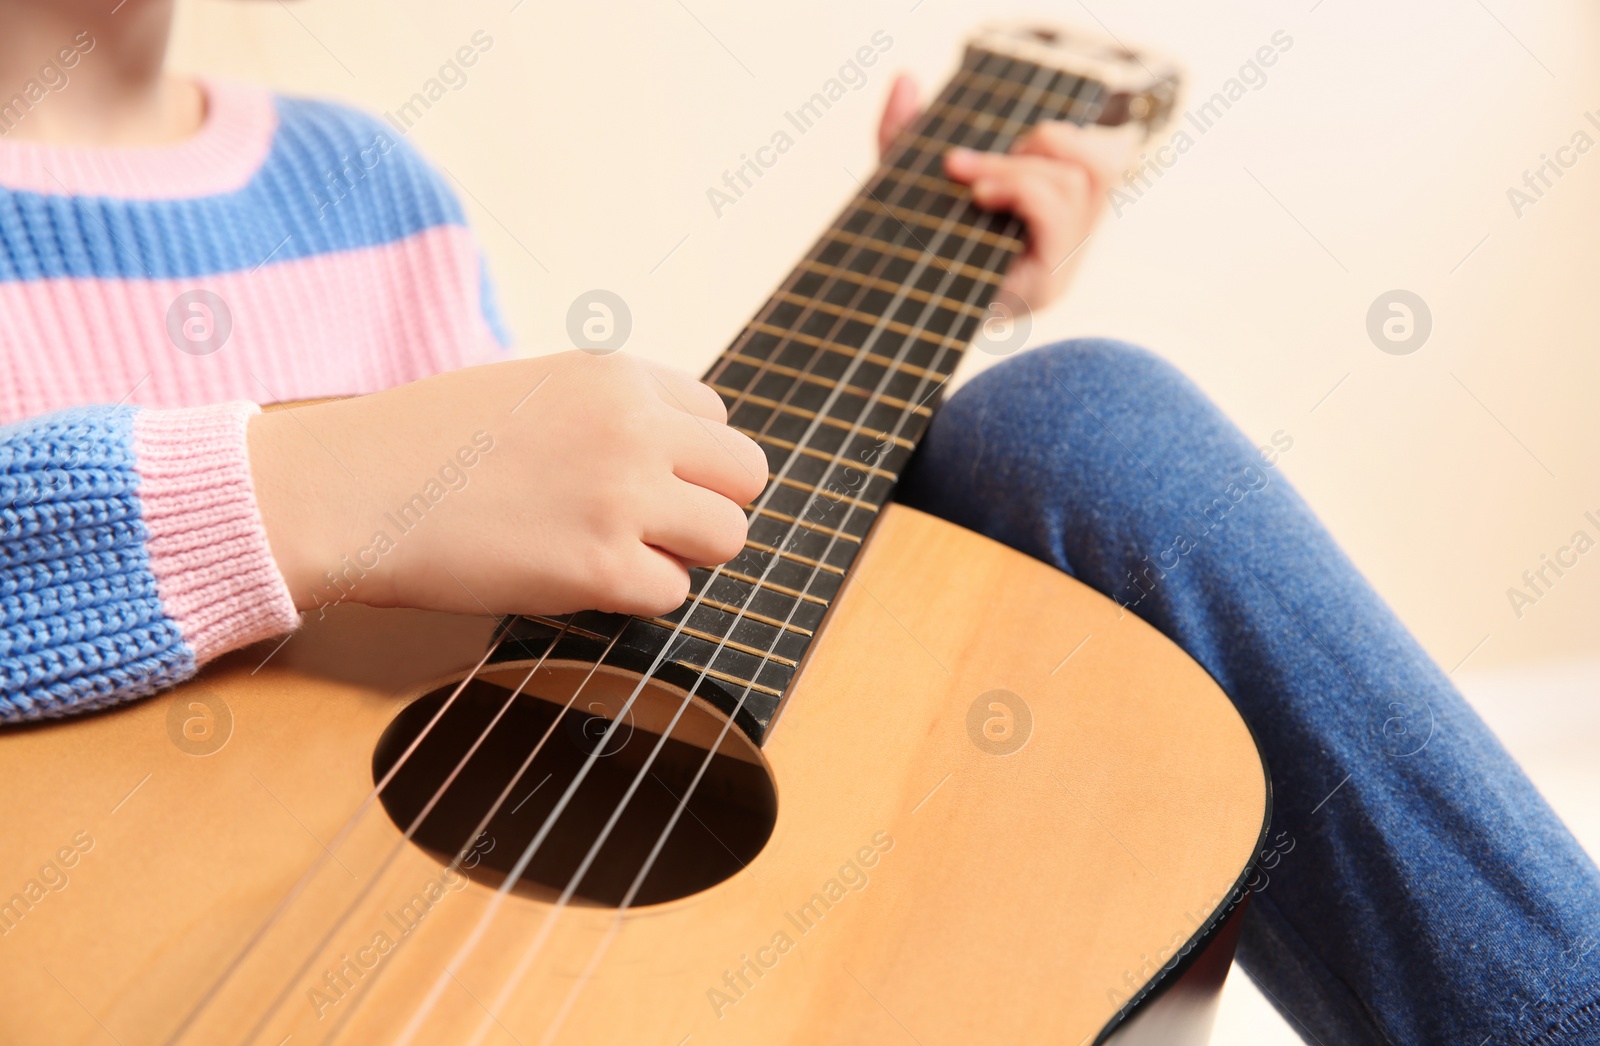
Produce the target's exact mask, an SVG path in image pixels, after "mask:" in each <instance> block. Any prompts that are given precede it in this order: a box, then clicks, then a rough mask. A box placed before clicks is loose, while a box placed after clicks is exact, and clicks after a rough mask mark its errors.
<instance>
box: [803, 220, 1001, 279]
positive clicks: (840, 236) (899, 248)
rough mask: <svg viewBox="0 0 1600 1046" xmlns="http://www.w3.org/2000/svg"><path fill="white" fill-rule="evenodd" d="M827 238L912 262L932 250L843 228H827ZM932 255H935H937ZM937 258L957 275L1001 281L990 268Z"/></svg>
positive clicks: (921, 259) (824, 237) (922, 258)
mask: <svg viewBox="0 0 1600 1046" xmlns="http://www.w3.org/2000/svg"><path fill="white" fill-rule="evenodd" d="M829 239H837V240H839V241H840V242H842V243H844V244H845V245H846V246H860V247H864V248H866V249H869V250H874V251H878V252H879V253H883V254H893V255H895V256H897V257H900V258H904V259H905V260H907V261H913V262H920V261H925V260H927V258H928V257H929V256H930V255H933V252H931V251H927V250H914V249H913V248H910V247H907V246H905V245H904V244H900V243H890V242H889V241H887V240H880V239H878V238H877V237H875V236H867V235H865V234H862V233H854V232H850V231H848V230H845V229H829V230H828V231H827V232H826V233H824V234H823V242H824V243H826V242H827V240H829ZM933 256H934V257H937V255H933ZM939 260H940V261H941V262H943V263H944V264H945V266H946V267H947V268H949V271H951V272H953V273H956V274H957V275H960V276H970V277H972V278H973V279H975V280H978V281H979V282H981V283H987V284H989V285H990V286H992V287H996V288H998V287H999V286H1000V284H1001V283H1002V282H1003V277H1001V276H999V275H997V274H996V273H995V272H994V271H993V270H991V269H983V268H979V267H978V266H976V265H968V264H966V263H965V262H958V261H953V260H951V259H949V258H940V259H939Z"/></svg>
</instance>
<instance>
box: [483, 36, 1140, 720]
mask: <svg viewBox="0 0 1600 1046" xmlns="http://www.w3.org/2000/svg"><path fill="white" fill-rule="evenodd" d="M1127 99H1128V95H1126V94H1117V93H1114V92H1112V91H1111V90H1109V89H1108V88H1107V86H1106V84H1105V83H1104V82H1103V81H1102V80H1101V79H1098V78H1091V77H1089V76H1085V75H1079V74H1075V73H1072V72H1066V71H1063V70H1061V69H1059V68H1052V67H1050V66H1049V65H1046V64H1041V63H1039V62H1035V61H1030V60H1029V59H1028V58H1027V57H1026V56H1025V55H1019V54H1016V53H1011V52H1001V51H996V50H990V49H987V48H984V47H981V46H974V47H971V48H969V49H968V51H967V53H966V55H965V57H964V60H963V62H962V65H961V68H960V69H959V70H958V71H957V73H956V74H955V76H954V77H953V78H952V79H951V80H950V82H949V83H948V85H946V87H945V88H944V90H943V91H942V92H941V93H940V95H939V97H938V98H937V100H936V101H934V102H933V104H932V105H930V106H929V108H928V109H927V111H926V112H924V113H923V114H922V115H921V117H919V118H918V119H917V120H916V121H915V122H914V123H913V124H912V126H911V127H909V128H908V129H907V130H906V131H905V132H903V133H902V134H901V136H900V138H899V140H898V141H897V142H896V143H895V145H894V147H893V149H892V150H891V151H890V152H889V153H888V155H887V156H886V157H885V158H884V161H883V163H882V165H881V166H880V167H879V168H878V170H877V171H876V172H875V173H874V174H873V176H872V178H871V180H870V181H869V182H867V183H866V184H865V185H863V186H862V187H861V190H860V191H859V192H858V193H857V194H856V196H855V198H854V199H852V200H851V201H850V203H849V204H848V205H847V206H846V207H845V208H844V210H843V211H842V212H841V213H840V214H839V216H838V218H837V219H835V221H834V222H833V224H832V225H831V226H830V227H829V228H828V230H827V231H826V232H825V233H823V235H822V236H821V238H820V239H819V240H818V241H817V242H816V244H815V245H814V246H813V247H812V248H811V250H810V251H809V252H807V254H806V256H805V259H804V260H803V261H802V262H801V263H800V264H799V265H798V266H797V267H796V268H795V269H794V271H793V272H792V273H790V275H789V277H788V278H787V279H786V280H784V281H783V283H782V284H781V285H780V287H779V289H778V291H777V292H776V293H774V294H773V295H772V297H771V298H769V299H768V301H767V302H766V304H765V305H764V306H762V308H761V309H760V310H759V311H758V312H757V313H756V316H755V318H754V319H752V320H751V321H750V323H749V324H748V325H747V326H746V327H745V328H744V330H743V331H742V332H741V333H740V334H739V336H738V337H737V338H736V339H735V340H734V342H733V344H732V345H731V346H730V347H729V348H728V349H727V351H725V352H724V353H723V354H722V356H721V357H720V358H719V359H718V360H717V362H716V364H715V365H714V366H713V367H712V368H711V370H710V372H709V373H708V374H707V376H706V381H707V382H708V383H710V384H711V386H712V387H713V388H715V389H716V390H717V392H718V393H720V394H721V395H722V397H723V399H724V401H725V402H726V404H727V407H728V416H729V423H730V424H731V425H733V426H734V427H736V428H738V429H740V430H741V431H743V432H745V433H746V434H747V435H749V436H750V437H751V438H752V439H754V440H755V441H756V442H757V443H758V444H759V445H760V446H761V447H762V448H763V449H764V450H765V451H766V453H767V461H768V467H769V480H768V485H767V489H766V490H765V491H764V492H763V493H762V495H761V497H760V498H758V499H757V501H756V502H755V504H754V505H753V506H752V507H751V509H750V531H749V537H748V540H747V542H746V544H745V547H744V551H743V552H741V553H740V554H739V555H738V556H737V557H735V558H734V559H733V560H732V561H731V562H729V563H727V564H725V565H724V566H722V567H718V568H712V569H696V570H694V571H692V572H691V577H692V585H691V590H690V598H689V600H688V602H686V603H685V604H684V605H683V606H681V607H679V608H678V609H677V610H676V611H674V612H672V613H671V614H667V615H664V616H662V617H659V618H653V619H639V618H626V617H623V616H621V615H609V614H599V613H586V614H578V615H574V616H572V617H570V618H559V619H520V620H519V621H517V622H515V623H514V624H513V626H512V630H511V632H510V636H511V638H512V640H513V642H512V643H511V644H510V645H509V647H508V649H507V650H506V652H505V654H504V656H506V657H525V656H537V652H538V651H540V650H543V649H544V648H545V647H546V646H547V645H548V643H549V642H550V640H551V639H553V638H556V636H557V635H558V633H559V635H560V645H561V646H566V647H568V648H570V649H571V650H572V651H573V653H574V654H575V655H588V656H595V655H597V654H604V656H606V658H607V660H608V661H609V662H611V663H614V664H618V665H619V666H622V667H627V668H631V669H634V670H637V671H651V670H654V674H655V675H656V676H657V677H658V678H661V679H663V680H664V681H666V682H669V683H674V684H676V685H680V686H683V687H684V688H685V689H688V690H691V691H692V692H694V693H697V694H699V695H700V696H703V697H705V698H706V699H707V700H709V701H711V703H712V704H714V705H716V706H718V707H719V708H721V709H722V710H723V711H724V712H727V713H730V714H733V715H734V716H735V719H736V721H737V722H738V724H739V725H740V727H741V728H742V729H744V731H745V732H746V733H747V734H748V735H749V736H750V737H751V739H752V740H754V741H755V742H756V743H757V744H760V743H761V742H762V741H763V740H764V738H765V736H766V734H767V731H768V729H769V728H770V727H771V725H772V723H773V721H774V720H775V719H776V717H777V714H778V712H779V710H780V707H781V704H782V701H783V698H784V694H785V691H786V690H787V688H788V685H789V683H790V681H791V680H792V679H793V677H794V675H795V672H796V670H797V668H798V666H799V663H800V661H801V659H802V658H803V657H804V655H805V653H806V650H807V648H808V647H809V645H810V642H811V640H812V638H813V636H814V635H815V633H816V632H817V630H818V628H819V626H820V625H821V623H822V620H823V617H824V615H825V614H826V613H827V610H828V607H829V604H830V603H831V602H832V601H833V599H834V598H835V597H836V596H837V594H838V592H839V590H840V587H841V586H842V585H843V582H844V579H845V576H846V575H847V573H848V572H849V570H850V567H851V565H852V564H853V563H854V561H855V559H856V556H857V554H858V553H859V552H860V550H861V547H862V543H863V541H864V540H865V538H866V535H867V533H868V532H869V531H870V530H871V528H872V526H873V524H874V522H875V521H876V519H877V517H878V514H879V512H880V510H881V509H882V507H883V506H884V504H885V503H886V502H887V501H888V499H889V497H890V495H891V493H892V491H893V489H894V485H895V483H896V481H897V480H898V478H899V476H900V473H901V470H902V469H903V468H904V467H905V465H906V463H907V461H909V460H910V457H911V454H912V452H913V451H914V450H915V449H916V445H917V441H918V440H919V439H920V438H921V437H922V435H923V433H924V431H926V429H927V426H928V422H929V419H930V418H931V416H932V413H933V409H934V407H935V406H936V405H937V403H938V400H939V396H940V392H941V390H942V388H943V386H944V383H945V381H946V380H947V379H948V378H949V376H950V374H951V373H952V372H953V371H954V370H955V367H956V364H957V363H958V362H959V361H960V359H961V355H962V353H963V351H964V350H965V349H966V348H967V346H968V345H969V344H971V343H972V341H973V339H974V337H975V336H976V335H977V334H978V332H979V327H980V324H982V323H984V322H985V319H986V318H991V319H992V318H994V314H993V313H990V312H989V311H988V309H989V307H990V304H991V302H992V301H994V299H995V296H996V292H997V291H998V289H999V287H1000V284H1001V280H1002V278H1003V277H1004V275H1005V272H1006V270H1007V269H1008V268H1009V267H1010V264H1011V262H1012V260H1013V259H1014V258H1015V257H1016V256H1017V254H1018V253H1019V252H1020V251H1021V250H1022V249H1023V247H1024V244H1023V240H1022V236H1023V230H1022V225H1021V223H1020V221H1018V219H1017V218H1015V217H1014V216H1012V215H1010V214H1005V213H998V212H993V211H985V210H981V209H979V208H978V207H977V206H976V205H975V204H974V203H973V202H972V197H971V194H970V193H969V192H968V191H967V189H966V187H965V186H963V185H960V184H958V183H955V182H952V181H950V180H949V179H948V178H946V177H945V175H944V169H943V162H942V158H943V156H944V154H945V153H946V152H948V151H949V150H950V149H951V148H952V147H955V146H963V147H966V148H970V149H975V150H984V151H996V152H1003V151H1005V150H1007V149H1009V148H1010V146H1011V144H1012V142H1013V141H1015V140H1016V139H1017V138H1018V137H1019V136H1020V135H1022V134H1025V133H1026V132H1027V131H1028V129H1029V128H1031V127H1032V126H1033V125H1034V124H1037V123H1039V122H1040V121H1043V120H1069V121H1072V122H1074V123H1077V124H1084V123H1089V122H1093V121H1095V120H1096V119H1098V118H1101V117H1102V116H1103V114H1105V112H1106V111H1107V109H1108V107H1112V106H1126V105H1127ZM556 656H560V655H559V654H558V655H556Z"/></svg>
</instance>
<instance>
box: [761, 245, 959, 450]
mask: <svg viewBox="0 0 1600 1046" xmlns="http://www.w3.org/2000/svg"><path fill="white" fill-rule="evenodd" d="M806 264H807V265H810V264H812V263H810V262H807V263H806ZM819 268H827V266H819ZM983 315H988V314H987V313H984V314H983ZM750 329H751V330H755V331H760V332H761V333H763V334H775V335H777V336H778V337H780V338H793V339H794V340H795V341H798V342H799V343H800V344H802V345H809V346H811V347H812V348H816V349H822V350H823V351H825V352H834V353H838V354H839V355H841V356H847V357H849V358H850V359H855V358H857V357H860V358H861V359H864V360H866V361H867V362H868V363H876V364H877V365H878V366H880V367H884V368H887V369H889V370H896V371H899V372H900V373H902V374H909V375H911V376H912V377H914V378H923V379H929V380H932V381H943V380H944V379H945V378H946V377H948V375H945V374H941V373H939V372H938V371H934V370H929V369H928V368H926V367H914V366H912V365H911V364H909V363H896V362H895V361H894V360H893V359H891V358H889V357H888V356H884V355H882V354H881V353H877V352H862V351H861V350H860V349H852V348H851V347H850V346H848V345H845V344H843V343H841V342H837V341H829V340H828V339H827V338H819V337H816V336H815V335H812V334H805V333H803V332H801V331H797V330H791V329H789V328H788V327H775V326H773V325H772V324H770V323H760V322H757V323H752V324H750ZM741 355H743V354H742V353H741ZM905 446H906V447H908V448H909V447H911V446H912V444H911V443H909V442H907V443H905Z"/></svg>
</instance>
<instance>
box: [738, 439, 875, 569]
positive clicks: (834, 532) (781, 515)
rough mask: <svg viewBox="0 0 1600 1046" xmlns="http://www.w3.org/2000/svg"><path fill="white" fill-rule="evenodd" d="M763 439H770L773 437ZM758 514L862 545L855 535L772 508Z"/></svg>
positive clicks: (759, 509) (758, 510)
mask: <svg viewBox="0 0 1600 1046" xmlns="http://www.w3.org/2000/svg"><path fill="white" fill-rule="evenodd" d="M763 438H766V439H770V438H771V437H763ZM791 445H792V444H791ZM756 514H757V515H760V516H766V517H767V518H769V519H775V520H777V521H778V522H780V523H793V524H796V525H798V526H802V527H805V528H806V529H807V530H809V531H812V532H814V533H817V534H826V535H827V536H828V537H830V538H839V539H841V540H844V541H848V542H850V543H851V544H855V545H859V544H861V539H860V538H858V537H856V536H855V535H854V534H847V533H845V532H844V531H842V530H839V529H838V528H836V527H825V526H823V525H822V524H821V523H813V522H811V521H810V520H807V519H800V518H798V517H795V516H791V515H789V514H788V513H787V512H779V511H777V510H776V509H770V508H758V509H756Z"/></svg>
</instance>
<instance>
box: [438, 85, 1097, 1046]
mask: <svg viewBox="0 0 1600 1046" xmlns="http://www.w3.org/2000/svg"><path fill="white" fill-rule="evenodd" d="M1041 73H1042V75H1046V76H1048V77H1050V78H1052V79H1053V78H1057V77H1058V76H1059V75H1061V74H1058V73H1056V72H1054V71H1051V70H1043V71H1041ZM1037 91H1038V85H1035V91H1034V92H1033V93H1035V94H1037ZM1077 102H1078V99H1077V98H1072V99H1070V103H1069V104H1071V105H1072V106H1073V107H1074V108H1075V107H1076V103H1077ZM988 119H989V120H991V121H992V119H993V117H990V118H988ZM953 221H954V219H953V218H952V219H950V220H948V221H947V222H946V223H945V224H946V225H949V224H950V223H951V222H953ZM951 231H952V230H950V229H948V228H941V230H940V238H939V239H940V242H941V243H942V242H943V240H944V239H945V238H946V237H948V235H949V233H950V232H951ZM1017 231H1018V232H1020V231H1021V230H1020V228H1018V229H1017ZM979 235H980V236H981V235H982V230H980V232H979ZM973 245H974V244H973V243H971V242H970V241H969V242H968V244H967V250H968V251H969V250H970V249H971V247H972V246H973ZM966 253H967V251H963V252H962V257H963V258H964V257H965V256H966ZM921 268H922V269H924V270H925V268H926V261H924V262H923V263H922V266H921ZM950 275H952V274H949V273H948V272H947V279H946V280H945V281H943V283H947V282H948V277H949V276H950ZM941 286H942V284H941ZM903 299H904V294H902V295H900V300H902V301H903ZM937 305H938V303H932V304H930V305H928V306H927V307H926V308H925V309H924V319H923V321H922V322H920V323H919V324H918V331H920V330H922V329H925V326H926V318H927V317H928V316H931V315H933V313H934V311H935V309H936V308H937ZM876 333H877V334H881V333H882V331H881V330H880V331H878V332H876ZM906 348H909V344H908V345H907V346H906ZM945 350H946V351H951V350H950V349H949V346H946V347H945ZM903 355H904V352H903V351H902V359H903ZM939 380H940V382H941V383H942V381H943V379H939ZM885 383H886V382H885ZM925 383H926V379H924V382H923V383H922V384H925ZM935 391H936V390H935ZM882 393H883V390H882V387H881V385H880V388H879V389H878V390H876V392H875V394H874V395H873V397H872V402H874V403H876V402H877V400H878V399H879V397H881V395H882ZM864 420H865V419H862V420H861V421H859V422H858V423H857V425H856V426H855V430H859V428H860V427H861V424H862V423H863V422H864ZM904 420H905V419H902V421H901V423H900V424H903V423H904ZM898 427H899V425H897V426H896V428H898ZM815 428H816V423H814V424H813V426H812V430H813V431H814V430H815ZM855 430H853V431H855ZM808 435H809V433H808ZM841 453H842V452H841ZM834 464H838V459H837V458H836V459H835V462H834ZM835 540H837V538H835ZM815 573H816V572H815V571H814V572H813V576H815ZM808 587H809V583H808ZM791 616H792V613H791ZM769 654H770V651H769ZM764 660H765V659H764ZM748 692H749V691H748V689H747V691H746V694H745V695H744V696H748ZM741 703H742V702H741ZM682 710H683V709H681V708H680V711H679V715H681V714H682ZM677 718H678V717H677V716H675V717H674V725H675V723H676V720H677ZM671 729H672V727H670V726H669V728H668V736H670V733H671ZM664 740H665V738H663V740H662V741H661V742H658V745H657V748H656V752H653V753H652V755H651V757H650V759H649V761H648V762H647V764H646V768H645V769H646V770H647V769H648V767H649V765H651V764H652V763H653V762H654V759H655V757H656V753H658V752H659V749H660V746H661V744H663V743H664ZM644 772H645V771H641V775H640V777H639V778H638V779H637V780H636V781H635V782H634V785H633V787H632V788H630V790H629V796H630V797H631V795H632V793H633V791H634V790H635V789H636V788H637V785H638V784H639V782H640V781H642V779H643V773H644ZM628 798H629V797H624V800H623V805H626V803H627V802H628ZM619 813H620V811H619ZM617 816H619V814H613V817H612V820H611V823H610V824H608V825H607V828H606V831H605V833H603V835H602V838H601V839H599V840H597V842H596V843H595V845H594V847H593V848H592V849H591V852H590V855H589V860H586V862H585V864H586V865H587V864H588V863H590V861H592V859H593V857H594V854H595V853H596V852H597V851H598V848H599V847H600V846H601V845H603V843H604V841H605V839H604V834H609V831H610V829H611V828H612V827H613V826H614V824H615V820H616V818H617ZM536 842H537V841H536ZM525 856H526V855H525ZM520 871H521V868H520V867H519V868H518V869H514V870H513V873H512V874H513V876H516V875H518V874H520ZM584 874H585V870H584V869H581V868H580V869H579V871H578V873H577V876H576V877H575V881H576V880H577V879H581V878H582V876H583V875H584ZM570 896H571V889H570V888H569V890H568V891H566V897H565V898H564V901H565V900H566V899H569V898H570ZM564 901H563V903H564ZM492 914H493V913H486V917H485V920H484V922H487V920H488V917H489V916H492ZM480 925H481V924H480ZM477 936H478V935H476V934H475V935H474V941H472V942H469V944H468V945H467V946H466V947H464V948H463V949H462V952H463V953H467V952H470V951H471V948H472V946H473V945H474V944H475V943H476V939H477ZM429 1008H431V1007H425V1008H424V1009H425V1010H426V1009H429ZM420 1016H421V1015H420V1014H419V1017H420ZM415 1024H416V1022H415V1021H414V1022H413V1027H415Z"/></svg>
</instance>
